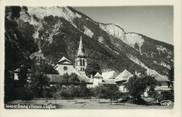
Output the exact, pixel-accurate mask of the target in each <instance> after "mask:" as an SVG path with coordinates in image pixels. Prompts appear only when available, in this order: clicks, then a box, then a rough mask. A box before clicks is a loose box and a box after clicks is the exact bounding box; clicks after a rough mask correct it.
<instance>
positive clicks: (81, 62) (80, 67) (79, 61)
mask: <svg viewBox="0 0 182 117" xmlns="http://www.w3.org/2000/svg"><path fill="white" fill-rule="evenodd" d="M86 67H87V57H86V55H85V50H84V48H83V42H82V36H81V37H80V42H79V47H78V52H77V57H76V59H75V68H76V70H77V71H79V72H80V73H81V74H82V75H85V69H86Z"/></svg>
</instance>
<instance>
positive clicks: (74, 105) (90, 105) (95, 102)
mask: <svg viewBox="0 0 182 117" xmlns="http://www.w3.org/2000/svg"><path fill="white" fill-rule="evenodd" d="M7 104H24V105H26V104H27V105H41V104H44V105H48V104H51V105H56V109H172V108H173V106H160V105H149V106H148V105H136V104H131V103H112V104H111V102H110V101H109V100H105V99H70V100H65V99H61V100H60V99H59V100H58V99H57V100H55V99H34V100H29V101H22V100H14V101H11V102H8V103H7Z"/></svg>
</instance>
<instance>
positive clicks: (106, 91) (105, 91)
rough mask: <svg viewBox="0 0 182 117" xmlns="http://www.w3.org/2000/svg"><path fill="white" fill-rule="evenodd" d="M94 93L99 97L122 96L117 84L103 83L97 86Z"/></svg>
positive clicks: (115, 97)
mask: <svg viewBox="0 0 182 117" xmlns="http://www.w3.org/2000/svg"><path fill="white" fill-rule="evenodd" d="M93 91H94V95H95V96H96V97H98V98H104V99H110V101H111V103H112V100H117V99H119V98H120V97H121V93H120V91H119V89H118V87H117V86H116V85H101V86H98V87H96V88H95V89H94V90H93Z"/></svg>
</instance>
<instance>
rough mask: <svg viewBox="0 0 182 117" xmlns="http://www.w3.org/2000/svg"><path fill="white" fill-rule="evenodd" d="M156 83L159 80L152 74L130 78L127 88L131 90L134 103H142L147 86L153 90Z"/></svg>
mask: <svg viewBox="0 0 182 117" xmlns="http://www.w3.org/2000/svg"><path fill="white" fill-rule="evenodd" d="M156 85H157V81H156V80H155V78H153V77H151V76H145V77H142V78H137V76H134V77H132V78H130V79H129V80H128V82H127V84H126V88H127V89H128V90H129V94H130V95H131V96H132V98H133V99H134V100H133V101H134V103H142V98H141V95H142V94H143V93H144V91H145V90H146V88H150V90H151V91H152V90H153V89H154V87H155V86H156Z"/></svg>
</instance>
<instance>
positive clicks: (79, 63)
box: [54, 37, 103, 87]
mask: <svg viewBox="0 0 182 117" xmlns="http://www.w3.org/2000/svg"><path fill="white" fill-rule="evenodd" d="M87 62H88V61H87V56H86V54H85V50H84V47H83V40H82V37H80V41H79V45H78V51H77V54H76V58H75V61H74V63H72V62H71V60H69V59H68V58H66V57H64V56H63V57H62V58H61V59H60V60H59V61H58V63H57V64H56V66H55V67H54V68H55V69H56V70H57V71H58V73H59V75H60V76H63V75H64V74H68V75H70V74H72V73H75V74H77V75H78V77H79V78H81V79H82V80H84V81H86V83H87V86H88V87H96V86H98V85H100V84H101V83H102V81H103V78H102V76H101V74H99V73H97V74H96V75H95V76H92V77H91V78H89V77H88V76H86V73H85V70H86V67H87Z"/></svg>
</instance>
